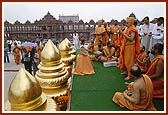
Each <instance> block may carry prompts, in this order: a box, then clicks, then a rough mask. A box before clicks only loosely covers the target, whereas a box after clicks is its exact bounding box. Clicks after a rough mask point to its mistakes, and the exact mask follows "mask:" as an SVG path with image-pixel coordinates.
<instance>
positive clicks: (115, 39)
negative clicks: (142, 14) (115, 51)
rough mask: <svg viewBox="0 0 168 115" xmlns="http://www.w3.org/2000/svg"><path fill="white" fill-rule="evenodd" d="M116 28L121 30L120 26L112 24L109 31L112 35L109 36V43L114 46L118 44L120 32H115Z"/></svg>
mask: <svg viewBox="0 0 168 115" xmlns="http://www.w3.org/2000/svg"><path fill="white" fill-rule="evenodd" d="M118 30H121V27H120V26H119V25H116V26H115V25H113V26H111V27H110V31H111V32H112V33H113V34H112V36H111V43H112V44H113V45H114V46H118V39H119V36H120V34H119V33H117V31H118Z"/></svg>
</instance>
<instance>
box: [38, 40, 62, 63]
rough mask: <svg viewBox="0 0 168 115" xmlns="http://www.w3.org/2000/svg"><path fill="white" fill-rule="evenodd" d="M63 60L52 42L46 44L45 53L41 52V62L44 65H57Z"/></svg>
mask: <svg viewBox="0 0 168 115" xmlns="http://www.w3.org/2000/svg"><path fill="white" fill-rule="evenodd" d="M60 59H61V56H60V54H59V50H58V49H57V47H56V46H55V45H54V44H53V42H52V41H51V40H48V42H47V43H46V44H45V47H44V49H43V51H42V52H41V61H42V63H43V64H52V63H56V62H57V61H59V60H60Z"/></svg>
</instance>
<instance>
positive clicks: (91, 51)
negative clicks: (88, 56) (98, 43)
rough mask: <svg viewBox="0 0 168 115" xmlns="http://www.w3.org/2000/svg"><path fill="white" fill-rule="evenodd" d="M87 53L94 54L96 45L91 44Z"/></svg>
mask: <svg viewBox="0 0 168 115" xmlns="http://www.w3.org/2000/svg"><path fill="white" fill-rule="evenodd" d="M87 51H88V52H90V53H93V52H94V43H93V44H92V43H91V42H90V43H89V45H88V49H87Z"/></svg>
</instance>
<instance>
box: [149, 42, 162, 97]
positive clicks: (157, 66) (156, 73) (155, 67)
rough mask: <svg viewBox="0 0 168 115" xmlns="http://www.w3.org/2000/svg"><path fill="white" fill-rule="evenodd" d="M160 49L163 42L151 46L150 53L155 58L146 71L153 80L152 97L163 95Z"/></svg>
mask: <svg viewBox="0 0 168 115" xmlns="http://www.w3.org/2000/svg"><path fill="white" fill-rule="evenodd" d="M162 51H163V44H160V43H157V44H155V45H154V46H153V47H152V49H151V53H152V54H154V57H155V58H154V59H153V61H152V62H151V65H150V67H149V69H148V71H147V72H146V74H147V75H148V76H149V77H150V78H151V79H152V82H153V86H154V98H163V97H164V56H163V54H162Z"/></svg>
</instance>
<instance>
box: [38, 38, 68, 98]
mask: <svg viewBox="0 0 168 115" xmlns="http://www.w3.org/2000/svg"><path fill="white" fill-rule="evenodd" d="M38 68H39V70H38V71H37V72H36V75H35V77H36V79H37V80H38V81H39V83H40V86H41V87H42V90H43V92H44V93H46V94H47V96H50V97H52V98H54V97H59V96H63V95H66V94H67V90H68V89H69V87H70V82H68V78H69V76H70V74H69V72H68V71H67V69H65V68H64V64H63V63H62V60H61V55H60V53H59V50H58V49H57V47H56V46H55V45H54V44H53V42H52V41H51V40H48V41H47V43H46V45H45V47H44V49H43V51H42V53H41V63H40V64H39V65H38Z"/></svg>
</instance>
